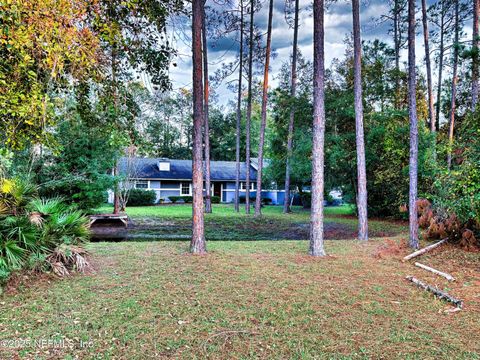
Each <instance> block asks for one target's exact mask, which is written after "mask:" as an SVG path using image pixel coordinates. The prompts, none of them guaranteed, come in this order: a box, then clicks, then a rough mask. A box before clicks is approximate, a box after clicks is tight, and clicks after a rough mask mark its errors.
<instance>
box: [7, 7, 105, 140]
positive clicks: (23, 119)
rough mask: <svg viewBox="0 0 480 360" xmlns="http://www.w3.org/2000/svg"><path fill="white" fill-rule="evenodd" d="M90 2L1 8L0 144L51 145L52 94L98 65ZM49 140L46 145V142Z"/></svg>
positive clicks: (87, 73) (96, 42)
mask: <svg viewBox="0 0 480 360" xmlns="http://www.w3.org/2000/svg"><path fill="white" fill-rule="evenodd" d="M91 5H93V2H90V1H82V2H78V1H73V0H43V1H33V0H27V1H6V2H2V4H1V5H0V9H1V11H0V22H1V23H2V27H1V30H0V34H1V36H0V58H1V66H0V117H1V118H2V121H1V122H0V141H1V142H2V143H4V144H5V146H7V147H9V148H13V149H19V148H23V147H24V146H25V145H26V144H28V143H29V142H33V143H41V142H51V141H52V137H51V136H49V132H48V131H47V129H48V128H49V127H51V126H52V125H54V123H55V122H54V120H55V116H54V103H53V98H54V97H55V94H58V93H59V92H61V90H62V88H64V86H65V85H67V84H68V80H69V79H71V78H72V77H73V78H76V79H78V78H84V77H85V76H88V75H89V74H90V73H91V72H92V71H93V69H94V65H95V64H96V63H97V59H98V53H99V40H98V38H97V37H96V35H95V33H94V32H93V31H92V29H91V27H89V24H88V21H87V20H88V16H87V13H88V11H87V10H88V9H89V7H90V6H91ZM47 139H48V140H47Z"/></svg>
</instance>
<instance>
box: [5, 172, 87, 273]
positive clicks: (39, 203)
mask: <svg viewBox="0 0 480 360" xmlns="http://www.w3.org/2000/svg"><path fill="white" fill-rule="evenodd" d="M27 184H28V181H26V180H20V179H0V282H2V281H5V280H6V278H7V277H8V276H9V275H10V273H11V272H13V271H15V270H20V269H23V268H30V269H32V270H38V271H44V270H49V269H54V267H55V266H64V267H65V268H66V269H67V268H71V267H69V264H68V263H65V264H63V265H60V264H55V263H59V262H62V259H56V260H55V263H54V262H53V260H52V258H50V255H51V254H53V253H54V252H56V251H57V250H58V249H59V247H61V246H77V247H78V248H81V244H82V243H83V242H85V241H87V240H88V238H89V235H90V232H89V228H88V218H86V217H85V216H83V214H82V213H81V212H80V211H78V210H76V209H74V208H72V207H69V206H67V205H66V204H65V203H64V202H63V201H62V199H60V198H53V199H40V198H38V197H37V196H36V193H35V189H34V188H32V187H31V186H27ZM81 260H83V262H82V264H84V265H87V264H88V263H87V261H86V260H85V258H83V259H79V258H78V261H81Z"/></svg>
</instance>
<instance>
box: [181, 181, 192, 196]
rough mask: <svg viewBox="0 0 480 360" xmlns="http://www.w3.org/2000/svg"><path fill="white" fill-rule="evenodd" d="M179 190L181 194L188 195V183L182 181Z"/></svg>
mask: <svg viewBox="0 0 480 360" xmlns="http://www.w3.org/2000/svg"><path fill="white" fill-rule="evenodd" d="M180 192H181V194H182V195H190V183H188V182H182V184H181V188H180Z"/></svg>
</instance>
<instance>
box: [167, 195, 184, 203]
mask: <svg viewBox="0 0 480 360" xmlns="http://www.w3.org/2000/svg"><path fill="white" fill-rule="evenodd" d="M181 198H182V197H181V196H169V197H168V200H170V201H171V202H172V203H174V204H175V203H176V202H177V201H178V200H180V199H181Z"/></svg>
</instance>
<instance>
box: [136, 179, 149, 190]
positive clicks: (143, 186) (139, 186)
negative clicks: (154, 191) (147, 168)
mask: <svg viewBox="0 0 480 360" xmlns="http://www.w3.org/2000/svg"><path fill="white" fill-rule="evenodd" d="M135 187H136V188H137V189H148V181H147V180H137V181H135Z"/></svg>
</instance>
